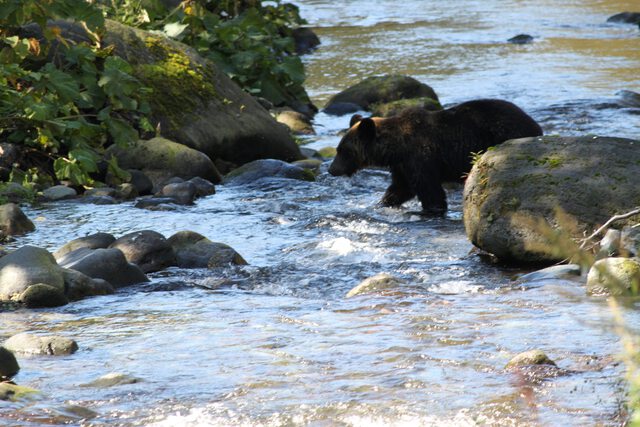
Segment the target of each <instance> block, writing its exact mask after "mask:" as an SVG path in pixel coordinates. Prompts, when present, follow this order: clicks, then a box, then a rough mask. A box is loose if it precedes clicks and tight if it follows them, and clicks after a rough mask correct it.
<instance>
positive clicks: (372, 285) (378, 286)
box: [347, 273, 404, 298]
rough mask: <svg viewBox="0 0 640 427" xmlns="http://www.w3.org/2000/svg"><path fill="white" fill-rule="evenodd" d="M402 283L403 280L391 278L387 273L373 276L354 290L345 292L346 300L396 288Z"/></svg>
mask: <svg viewBox="0 0 640 427" xmlns="http://www.w3.org/2000/svg"><path fill="white" fill-rule="evenodd" d="M403 283H404V281H403V280H401V279H398V278H397V277H393V276H392V275H390V274H388V273H380V274H376V275H375V276H372V277H369V278H366V279H364V280H363V281H362V282H360V284H358V285H357V286H356V287H355V288H353V289H351V290H350V291H349V292H347V298H351V297H354V296H356V295H361V294H367V293H373V292H376V291H380V290H383V289H389V288H397V287H398V286H400V285H401V284H403Z"/></svg>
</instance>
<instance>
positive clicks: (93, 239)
mask: <svg viewBox="0 0 640 427" xmlns="http://www.w3.org/2000/svg"><path fill="white" fill-rule="evenodd" d="M115 241H116V238H115V237H113V235H112V234H109V233H95V234H90V235H88V236H85V237H79V238H77V239H73V240H71V241H70V242H67V243H65V244H64V245H63V246H62V247H61V248H60V249H58V250H57V251H56V252H55V253H54V254H53V256H54V257H55V259H56V260H57V261H60V258H62V257H63V256H64V255H66V254H68V253H69V252H73V251H75V250H76V249H80V248H88V249H100V248H108V247H109V245H110V244H112V243H113V242H115Z"/></svg>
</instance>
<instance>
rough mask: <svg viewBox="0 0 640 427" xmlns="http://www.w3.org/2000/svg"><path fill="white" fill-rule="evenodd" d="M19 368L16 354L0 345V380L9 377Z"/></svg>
mask: <svg viewBox="0 0 640 427" xmlns="http://www.w3.org/2000/svg"><path fill="white" fill-rule="evenodd" d="M19 370H20V366H19V365H18V361H17V360H16V356H14V355H13V353H12V352H11V351H9V350H7V349H6V348H4V347H0V380H2V378H11V377H13V376H14V375H15V374H17V373H18V371H19Z"/></svg>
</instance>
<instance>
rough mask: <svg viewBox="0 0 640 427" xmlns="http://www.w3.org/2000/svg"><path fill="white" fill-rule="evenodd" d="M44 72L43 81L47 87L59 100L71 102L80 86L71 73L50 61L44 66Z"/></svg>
mask: <svg viewBox="0 0 640 427" xmlns="http://www.w3.org/2000/svg"><path fill="white" fill-rule="evenodd" d="M44 72H45V73H44V83H45V85H46V87H47V89H48V90H50V91H52V92H54V93H55V94H56V95H57V96H58V99H59V100H60V102H62V103H67V102H73V101H74V100H75V99H76V97H77V96H78V92H79V91H80V87H79V86H78V82H77V81H76V80H75V79H74V78H73V77H72V76H71V75H69V74H67V73H65V72H64V71H60V70H58V69H57V68H56V67H55V66H54V65H53V64H51V63H49V64H47V65H45V66H44Z"/></svg>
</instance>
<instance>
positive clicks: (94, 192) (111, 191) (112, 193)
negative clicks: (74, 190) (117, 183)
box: [84, 187, 118, 197]
mask: <svg viewBox="0 0 640 427" xmlns="http://www.w3.org/2000/svg"><path fill="white" fill-rule="evenodd" d="M117 193H118V192H117V191H116V189H115V188H111V187H99V188H90V189H88V190H87V191H85V192H84V197H91V196H97V197H103V196H107V197H116V195H117Z"/></svg>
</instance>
